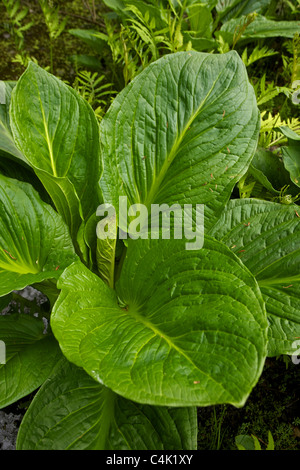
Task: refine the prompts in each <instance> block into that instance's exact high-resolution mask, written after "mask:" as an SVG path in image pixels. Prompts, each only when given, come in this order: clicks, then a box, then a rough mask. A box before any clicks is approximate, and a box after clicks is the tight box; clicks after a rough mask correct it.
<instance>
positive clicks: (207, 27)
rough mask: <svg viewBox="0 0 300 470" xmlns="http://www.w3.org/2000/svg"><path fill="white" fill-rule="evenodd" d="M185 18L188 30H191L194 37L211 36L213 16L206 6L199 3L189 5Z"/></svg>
mask: <svg viewBox="0 0 300 470" xmlns="http://www.w3.org/2000/svg"><path fill="white" fill-rule="evenodd" d="M187 18H188V20H189V22H190V31H192V32H193V34H194V35H195V36H196V37H200V38H203V37H207V38H210V37H211V35H212V27H213V17H212V14H211V12H210V9H209V8H208V7H206V6H201V5H199V3H196V4H194V5H190V6H189V9H188V14H187Z"/></svg>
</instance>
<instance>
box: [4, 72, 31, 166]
mask: <svg viewBox="0 0 300 470" xmlns="http://www.w3.org/2000/svg"><path fill="white" fill-rule="evenodd" d="M15 85H16V82H3V81H0V157H3V156H4V157H7V158H11V159H13V160H14V161H18V162H22V163H23V164H26V163H27V162H26V158H25V157H24V155H23V154H22V152H20V151H19V150H18V149H17V147H16V145H15V143H14V139H13V136H12V133H11V128H10V118H9V104H10V97H11V92H12V90H13V88H14V86H15ZM1 160H2V158H1Z"/></svg>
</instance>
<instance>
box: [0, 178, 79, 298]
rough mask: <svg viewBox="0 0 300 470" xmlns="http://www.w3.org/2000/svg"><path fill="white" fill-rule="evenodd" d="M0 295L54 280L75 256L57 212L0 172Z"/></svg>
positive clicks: (29, 189) (28, 187) (21, 183)
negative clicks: (46, 280) (47, 280)
mask: <svg viewBox="0 0 300 470" xmlns="http://www.w3.org/2000/svg"><path fill="white" fill-rule="evenodd" d="M0 247H1V250H0V296H3V295H5V294H8V293H9V292H11V291H12V290H20V289H23V288H24V287H26V286H27V285H30V284H33V283H37V282H41V281H43V280H45V279H57V278H58V277H59V276H60V274H61V272H62V270H63V269H64V268H65V267H66V266H68V265H69V264H71V263H72V262H73V261H74V260H76V259H77V256H76V254H75V252H74V248H73V245H72V241H71V238H70V235H69V231H68V228H67V226H66V225H65V223H64V222H63V220H62V218H61V217H60V215H59V214H57V213H56V212H55V211H54V210H53V209H52V207H51V206H49V205H48V204H45V203H44V202H42V200H41V199H40V197H39V195H38V193H37V192H36V191H35V190H34V189H33V188H32V186H31V185H30V184H28V183H23V182H21V181H17V180H13V179H10V178H7V177H5V176H2V175H0Z"/></svg>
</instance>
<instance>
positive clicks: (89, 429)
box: [17, 360, 197, 450]
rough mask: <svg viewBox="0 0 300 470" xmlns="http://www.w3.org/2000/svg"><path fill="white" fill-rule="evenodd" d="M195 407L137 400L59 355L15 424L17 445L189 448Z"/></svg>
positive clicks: (194, 433) (192, 440)
mask: <svg viewBox="0 0 300 470" xmlns="http://www.w3.org/2000/svg"><path fill="white" fill-rule="evenodd" d="M196 437H197V414H196V409H195V408H166V407H154V406H149V405H139V404H137V403H134V402H132V401H129V400H126V399H124V398H122V397H120V396H118V395H116V394H115V393H114V392H112V391H111V390H109V389H108V388H106V387H104V386H103V385H100V384H98V383H97V382H95V381H94V380H93V379H92V378H91V377H89V376H88V375H87V374H86V373H85V372H84V371H83V370H82V369H79V368H77V367H75V366H74V365H72V364H70V363H67V361H65V360H62V361H61V362H60V364H59V365H58V367H57V368H56V370H55V372H54V373H53V374H52V376H51V377H49V379H48V380H47V381H46V382H45V384H44V385H43V386H42V387H41V389H40V390H39V392H38V393H37V395H36V396H35V398H34V400H33V402H32V403H31V405H30V407H29V409H28V411H27V413H26V415H25V417H24V419H23V421H22V423H21V427H20V431H19V434H18V440H17V449H18V450H43V449H44V450H181V449H182V450H194V449H196Z"/></svg>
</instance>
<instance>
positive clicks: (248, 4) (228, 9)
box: [216, 0, 271, 22]
mask: <svg viewBox="0 0 300 470" xmlns="http://www.w3.org/2000/svg"><path fill="white" fill-rule="evenodd" d="M270 1H271V0H242V1H241V0H219V1H218V4H217V6H216V10H217V12H218V13H219V15H220V17H221V18H222V21H223V22H225V21H228V20H230V19H231V18H239V17H240V16H242V15H248V14H249V13H254V12H256V13H263V12H264V10H265V9H266V8H267V7H268V5H269V3H270Z"/></svg>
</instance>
